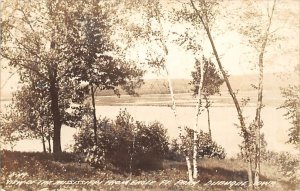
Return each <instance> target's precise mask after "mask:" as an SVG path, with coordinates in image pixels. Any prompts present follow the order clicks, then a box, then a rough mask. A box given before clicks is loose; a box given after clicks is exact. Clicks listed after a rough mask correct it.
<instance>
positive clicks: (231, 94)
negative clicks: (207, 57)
mask: <svg viewBox="0 0 300 191" xmlns="http://www.w3.org/2000/svg"><path fill="white" fill-rule="evenodd" d="M191 1H192V0H191ZM193 8H194V9H195V11H197V9H196V7H195V6H194V4H193ZM198 16H199V18H200V20H201V22H202V25H203V26H204V28H205V31H206V34H207V36H208V39H209V42H210V44H211V47H212V50H213V53H214V55H215V58H216V61H217V64H218V66H219V69H220V71H221V73H222V76H223V78H224V80H225V83H226V86H227V89H228V92H229V94H230V96H231V98H232V100H233V102H234V105H235V108H236V111H237V114H238V119H239V122H240V125H241V130H242V136H243V138H244V139H245V138H246V137H248V136H249V132H248V131H247V129H246V124H245V121H244V116H243V113H242V110H241V107H240V104H239V102H238V100H237V98H236V95H235V93H234V92H233V90H232V87H231V84H230V82H229V79H228V76H227V73H226V72H225V70H224V68H223V65H222V63H221V60H220V57H219V54H218V51H217V49H216V46H215V43H214V41H213V38H212V36H211V33H210V29H209V28H208V26H206V25H205V23H204V21H203V19H202V18H201V16H200V15H199V13H198ZM246 149H247V148H246ZM249 170H250V169H248V175H251V174H252V172H250V171H249ZM250 178H251V179H252V177H248V179H249V184H250V183H252V181H250Z"/></svg>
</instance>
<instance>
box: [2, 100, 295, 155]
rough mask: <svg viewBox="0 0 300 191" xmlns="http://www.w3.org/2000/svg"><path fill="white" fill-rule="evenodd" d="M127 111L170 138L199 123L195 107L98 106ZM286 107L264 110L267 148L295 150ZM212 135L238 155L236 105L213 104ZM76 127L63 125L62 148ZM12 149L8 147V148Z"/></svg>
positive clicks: (25, 145) (26, 143)
mask: <svg viewBox="0 0 300 191" xmlns="http://www.w3.org/2000/svg"><path fill="white" fill-rule="evenodd" d="M125 108H126V109H127V111H128V112H129V113H130V114H131V115H132V116H133V117H134V119H135V120H139V121H145V122H146V123H151V122H153V121H159V122H160V123H162V124H163V125H164V127H165V128H166V129H167V132H168V135H169V137H170V138H174V137H176V136H178V133H179V131H178V129H177V126H178V124H181V125H182V126H189V127H193V126H194V124H195V109H194V107H177V114H178V118H177V119H175V117H174V114H173V111H172V110H171V108H170V107H166V106H97V115H98V116H101V117H108V118H111V119H114V118H115V117H116V116H117V115H118V113H119V111H120V110H121V109H125ZM243 112H244V115H245V117H246V121H247V122H250V121H251V120H253V116H254V114H255V107H246V108H244V109H243ZM284 112H285V111H284V110H281V109H280V110H279V109H277V108H276V107H275V106H267V107H264V108H263V110H262V119H263V121H264V126H263V128H262V132H263V133H264V134H265V139H266V141H267V143H268V145H267V149H269V150H272V151H288V152H293V151H294V149H293V146H292V145H289V144H286V141H287V140H288V128H289V127H290V123H289V121H287V120H286V119H285V118H284V117H283V114H284ZM210 116H211V129H212V137H213V140H215V141H216V142H217V143H218V144H220V145H222V146H223V147H224V148H225V151H226V153H227V156H235V155H236V154H237V153H238V152H239V146H238V145H239V144H241V141H242V138H241V137H240V136H239V132H240V130H239V129H238V128H237V127H236V126H235V125H234V124H235V123H236V124H238V120H237V113H236V110H235V108H234V107H233V106H226V107H225V106H220V107H212V108H211V109H210ZM199 128H200V129H202V130H203V131H205V132H208V126H207V115H206V112H205V111H203V112H202V114H201V115H200V118H199ZM75 133H76V129H74V128H70V127H66V126H63V128H62V136H61V142H62V149H63V150H69V149H70V147H71V145H72V144H73V143H74V140H73V135H74V134H75ZM6 148H8V147H6ZM14 150H18V151H42V144H41V141H40V140H22V141H19V142H18V143H17V144H16V145H15V147H14Z"/></svg>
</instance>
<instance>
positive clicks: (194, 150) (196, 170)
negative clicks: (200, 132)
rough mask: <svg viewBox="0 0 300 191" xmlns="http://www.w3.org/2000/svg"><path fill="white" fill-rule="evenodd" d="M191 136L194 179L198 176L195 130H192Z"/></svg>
mask: <svg viewBox="0 0 300 191" xmlns="http://www.w3.org/2000/svg"><path fill="white" fill-rule="evenodd" d="M193 134H194V137H193V178H194V179H195V180H196V179H197V178H198V169H197V155H198V146H197V132H196V131H194V133H193Z"/></svg>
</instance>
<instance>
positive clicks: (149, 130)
mask: <svg viewBox="0 0 300 191" xmlns="http://www.w3.org/2000/svg"><path fill="white" fill-rule="evenodd" d="M91 124H92V123H91V122H90V123H85V125H86V126H85V127H83V128H82V129H81V130H80V132H79V133H78V134H77V135H76V136H75V145H74V151H75V152H76V153H82V155H83V157H84V159H85V161H86V162H88V163H90V164H91V165H93V166H95V167H104V166H105V165H108V164H109V163H111V164H113V165H114V166H116V167H118V168H120V169H122V170H132V169H143V170H148V169H157V168H160V167H161V166H162V165H161V164H162V160H163V159H164V156H165V155H166V153H167V151H168V137H167V136H166V130H165V129H164V128H163V126H162V125H161V124H160V123H158V122H154V123H151V124H149V125H146V124H145V123H143V122H139V121H134V119H133V118H132V117H131V116H130V114H129V113H128V112H127V111H126V110H124V111H120V113H119V115H118V116H117V118H116V120H115V121H112V120H108V119H102V120H101V119H99V120H98V131H97V144H96V143H95V141H94V134H93V130H92V125H91Z"/></svg>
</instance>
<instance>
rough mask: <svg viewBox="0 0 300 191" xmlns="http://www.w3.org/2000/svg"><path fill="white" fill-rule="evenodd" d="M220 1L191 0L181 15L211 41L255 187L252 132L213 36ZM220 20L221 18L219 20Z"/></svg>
mask: <svg viewBox="0 0 300 191" xmlns="http://www.w3.org/2000/svg"><path fill="white" fill-rule="evenodd" d="M219 5H220V4H219V1H216V0H211V1H204V0H189V1H188V2H187V3H183V11H181V15H182V16H183V18H184V19H185V20H186V21H188V22H190V23H191V24H192V25H193V26H195V27H196V28H197V29H198V30H204V32H205V34H206V36H207V38H208V40H209V43H210V45H211V48H212V52H213V55H214V57H215V60H216V62H217V65H218V67H219V70H220V71H221V73H222V76H223V78H224V81H225V84H226V86H227V89H228V92H229V94H230V96H231V97H232V100H233V102H234V105H235V108H236V111H237V114H238V119H239V122H240V129H241V135H242V137H243V138H244V145H245V149H246V152H245V154H246V158H247V160H248V182H249V187H251V188H252V187H253V175H252V160H251V156H252V149H251V146H252V145H251V133H250V132H249V130H248V129H247V127H246V123H245V119H244V115H243V112H242V109H241V106H240V103H239V101H238V99H237V97H236V93H235V92H234V91H233V89H232V86H231V84H230V81H229V78H228V75H227V72H226V71H225V69H224V67H223V64H222V62H221V58H220V56H219V52H218V49H217V47H216V45H215V40H214V37H213V30H212V29H213V25H214V23H215V21H216V18H217V16H218V14H219ZM218 21H219V20H218Z"/></svg>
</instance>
